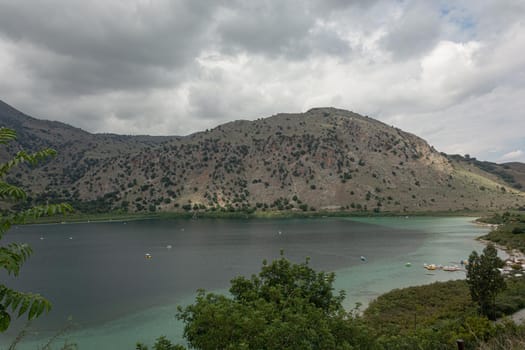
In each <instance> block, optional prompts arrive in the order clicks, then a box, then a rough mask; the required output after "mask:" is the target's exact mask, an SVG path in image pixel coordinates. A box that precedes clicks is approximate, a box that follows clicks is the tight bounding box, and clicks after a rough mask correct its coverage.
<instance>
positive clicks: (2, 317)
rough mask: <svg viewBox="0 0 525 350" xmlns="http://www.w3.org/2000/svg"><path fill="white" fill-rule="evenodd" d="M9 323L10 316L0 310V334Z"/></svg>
mask: <svg viewBox="0 0 525 350" xmlns="http://www.w3.org/2000/svg"><path fill="white" fill-rule="evenodd" d="M10 323H11V316H9V314H8V313H7V312H6V311H4V310H1V309H0V332H4V331H6V330H7V328H9V324H10Z"/></svg>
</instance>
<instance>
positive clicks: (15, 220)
mask: <svg viewBox="0 0 525 350" xmlns="http://www.w3.org/2000/svg"><path fill="white" fill-rule="evenodd" d="M15 138H16V132H15V131H14V130H11V129H7V128H4V127H2V128H0V144H3V145H5V144H7V143H9V142H10V141H12V140H14V139H15ZM55 153H56V152H55V151H54V150H51V149H44V150H42V151H39V152H36V153H33V154H28V153H26V152H25V151H20V152H18V153H17V154H16V155H15V156H14V158H13V159H11V160H9V161H8V162H6V163H4V164H0V202H2V203H4V204H7V205H9V204H12V203H14V202H20V201H24V200H26V199H27V194H26V192H25V191H24V190H22V189H21V188H19V187H17V186H14V185H12V184H9V183H8V182H6V180H5V177H6V175H7V174H8V172H9V171H10V170H11V169H12V168H13V167H15V166H17V165H19V164H21V163H29V164H30V165H35V164H36V163H38V162H40V161H42V160H44V159H47V158H49V157H51V156H54V155H55ZM71 210H72V208H71V207H70V206H69V205H67V204H50V205H44V206H35V207H31V208H29V209H26V210H20V211H10V210H9V209H7V210H5V212H4V213H3V214H2V216H1V218H0V240H1V239H2V237H3V235H4V234H5V233H6V232H7V231H8V230H9V228H10V227H11V226H12V225H17V224H22V223H24V222H26V220H27V219H29V218H32V219H36V218H38V217H41V216H46V215H55V214H58V213H65V212H67V211H71ZM31 253H32V250H31V247H29V246H28V245H27V244H20V243H10V244H7V245H0V268H2V269H4V270H5V271H6V272H7V274H8V275H14V276H18V274H19V272H20V267H21V266H22V264H23V263H24V262H25V261H26V260H27V259H28V258H29V256H30V255H31ZM50 309H51V304H50V302H49V301H47V300H46V299H45V298H43V297H42V296H40V295H38V294H33V293H27V292H19V291H16V290H14V289H11V288H9V287H7V286H6V285H4V284H3V283H0V332H4V331H5V330H7V329H8V328H9V324H10V323H11V319H12V317H13V315H15V316H16V317H20V316H22V315H24V314H27V317H28V319H29V320H31V319H33V318H36V317H38V316H40V315H41V314H42V313H43V312H44V311H49V310H50Z"/></svg>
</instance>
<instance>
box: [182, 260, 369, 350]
mask: <svg viewBox="0 0 525 350" xmlns="http://www.w3.org/2000/svg"><path fill="white" fill-rule="evenodd" d="M334 278H335V275H334V274H333V273H329V274H327V273H324V272H316V271H314V270H313V269H312V268H311V267H310V266H308V260H307V261H306V262H305V263H302V264H293V263H291V262H290V261H289V260H287V259H285V258H284V257H281V258H280V259H279V260H276V261H273V262H272V263H271V264H267V263H266V262H265V263H263V267H262V270H261V272H260V273H259V274H258V275H257V276H256V275H253V276H252V277H251V278H250V279H247V278H244V277H237V278H235V279H234V280H232V284H231V288H230V293H231V295H232V297H231V298H229V297H226V296H223V295H217V294H213V293H208V294H206V293H205V292H204V291H202V290H201V291H199V293H198V295H197V299H196V302H195V303H194V304H193V305H190V306H187V307H185V308H179V313H178V318H179V319H181V320H183V321H184V322H185V328H184V336H185V338H186V340H187V341H188V344H189V345H190V347H193V348H197V349H321V348H326V349H351V348H352V347H353V346H355V345H358V344H359V345H360V346H361V348H366V346H367V345H368V343H369V342H370V339H371V337H369V336H368V334H367V330H366V329H365V328H362V327H360V324H359V323H358V322H356V319H357V317H356V315H355V314H354V313H352V312H346V311H345V310H344V308H343V306H342V301H343V299H344V295H343V293H342V292H339V293H337V294H335V293H334V289H333V282H334Z"/></svg>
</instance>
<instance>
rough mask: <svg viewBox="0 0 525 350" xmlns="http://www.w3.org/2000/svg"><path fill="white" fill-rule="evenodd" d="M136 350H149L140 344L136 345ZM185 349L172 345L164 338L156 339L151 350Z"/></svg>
mask: <svg viewBox="0 0 525 350" xmlns="http://www.w3.org/2000/svg"><path fill="white" fill-rule="evenodd" d="M135 349H136V350H149V348H148V347H147V346H146V345H144V344H142V343H137V345H136V347H135ZM184 349H185V347H184V346H182V345H178V344H177V345H174V344H173V343H172V342H171V341H170V340H169V339H168V338H166V337H165V336H161V337H158V338H157V340H156V341H155V344H153V350H184Z"/></svg>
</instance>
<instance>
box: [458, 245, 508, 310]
mask: <svg viewBox="0 0 525 350" xmlns="http://www.w3.org/2000/svg"><path fill="white" fill-rule="evenodd" d="M502 266H503V261H502V260H501V259H500V258H499V257H498V251H497V250H496V248H495V247H494V245H493V244H491V243H489V244H488V245H487V247H486V248H485V249H483V253H482V254H481V255H478V253H477V252H476V251H473V252H472V254H470V256H469V259H468V265H467V283H468V285H469V289H470V296H471V297H472V301H474V302H475V303H477V304H478V306H479V311H480V313H481V314H482V315H484V316H487V317H488V318H489V319H491V320H495V319H496V311H495V310H496V295H497V294H498V293H499V292H500V291H502V290H504V289H505V287H506V284H505V279H504V278H503V276H502V274H501V273H500V272H499V271H498V268H500V267H502Z"/></svg>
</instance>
